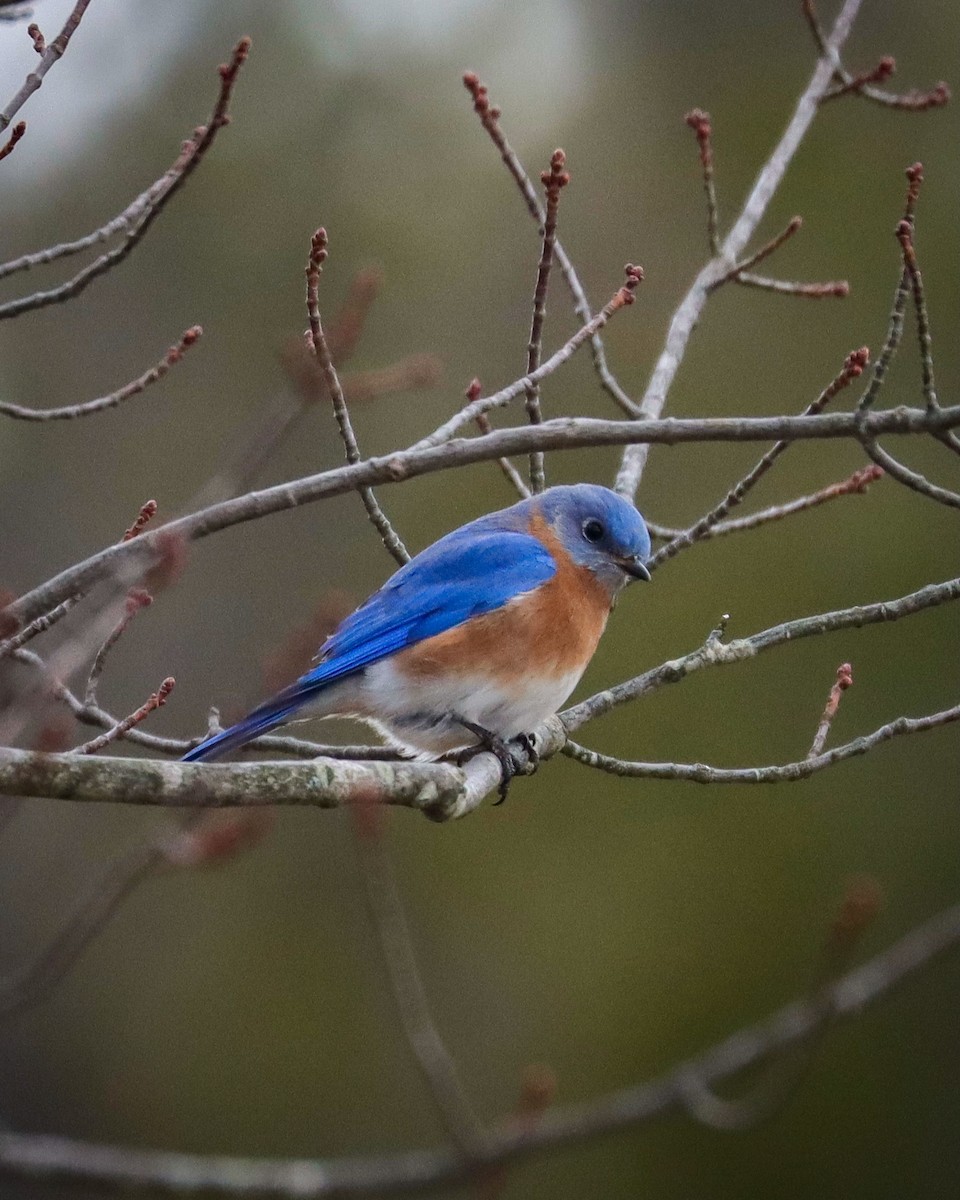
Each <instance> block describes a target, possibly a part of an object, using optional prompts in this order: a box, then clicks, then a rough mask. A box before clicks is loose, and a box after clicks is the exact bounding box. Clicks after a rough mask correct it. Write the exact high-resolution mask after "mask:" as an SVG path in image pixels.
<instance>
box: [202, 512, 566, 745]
mask: <svg viewBox="0 0 960 1200" xmlns="http://www.w3.org/2000/svg"><path fill="white" fill-rule="evenodd" d="M495 515H499V514H495ZM555 572H556V564H555V563H554V561H553V558H552V557H551V555H550V553H549V551H548V550H547V548H546V547H545V546H544V545H543V544H542V543H541V542H539V541H537V539H536V538H534V537H532V536H531V535H530V534H528V533H522V532H519V531H517V530H514V529H505V528H502V527H500V528H498V527H497V526H496V525H494V524H492V522H490V520H489V518H481V519H480V521H475V522H472V523H471V524H470V525H465V526H463V528H461V529H457V530H455V531H454V532H453V533H450V534H447V536H446V537H444V538H441V539H440V541H438V542H435V543H434V544H433V545H432V546H430V547H428V549H426V550H424V551H423V552H422V553H421V554H418V555H417V557H416V558H414V559H412V560H411V561H410V562H408V563H407V564H406V565H405V566H403V567H401V568H400V570H399V571H397V572H396V574H395V575H393V576H391V578H390V579H388V580H387V582H386V583H385V584H384V585H383V587H382V588H380V590H379V591H377V592H374V594H373V595H372V596H371V597H370V598H369V600H367V601H366V602H365V603H364V604H362V605H361V606H360V608H358V609H357V610H356V612H354V613H352V614H351V615H350V616H349V617H347V619H346V620H345V621H344V622H343V623H342V624H341V625H340V626H339V628H338V629H337V630H336V631H335V632H334V633H333V634H332V636H331V637H329V638H328V639H327V641H326V642H325V643H324V645H323V647H322V649H321V651H320V662H319V663H318V664H317V666H315V667H314V668H313V669H312V670H311V671H308V672H307V673H306V674H305V675H302V676H301V677H300V678H299V679H298V680H297V681H296V682H295V683H293V684H291V685H290V686H289V687H288V688H285V689H284V690H283V691H282V692H280V693H279V694H278V695H276V696H274V697H273V698H272V699H271V700H268V701H266V702H265V703H264V704H261V705H260V706H259V707H258V708H255V709H254V710H253V712H251V713H250V715H249V716H248V717H245V718H244V720H243V721H241V722H240V723H239V724H238V725H235V726H233V727H232V728H230V729H227V730H225V731H224V732H223V733H220V734H217V735H216V736H215V737H213V738H210V739H209V740H208V741H206V742H204V743H203V744H202V745H200V746H197V747H196V748H195V749H193V750H191V751H190V752H189V754H187V756H186V760H185V761H188V762H189V761H196V760H199V759H205V758H213V757H217V756H219V755H220V754H225V753H227V752H228V751H229V750H232V749H234V748H235V747H237V746H240V745H243V743H244V742H247V741H249V740H250V739H251V738H253V737H256V736H258V735H259V734H261V733H264V732H266V731H267V730H268V729H272V728H273V727H274V726H276V725H279V724H280V723H281V722H283V721H285V720H287V719H288V718H289V717H290V716H291V715H292V714H293V713H294V712H296V710H297V709H298V708H300V707H301V706H302V705H304V704H306V703H307V702H309V701H310V699H311V698H312V697H313V696H315V695H316V694H317V693H318V692H319V691H320V690H321V689H322V688H324V687H326V686H327V685H328V684H330V683H333V682H334V681H335V680H337V679H343V678H345V677H346V676H348V675H352V674H354V673H355V672H356V671H360V670H362V669H363V668H364V667H367V666H370V665H371V664H372V663H375V662H377V661H378V660H380V659H382V658H386V657H387V656H388V655H390V654H395V653H396V652H397V651H398V650H402V649H403V648H404V647H405V646H411V645H414V644H415V643H416V642H421V641H423V640H424V639H425V638H429V637H433V636H434V635H436V634H438V633H444V632H445V631H446V630H448V629H453V628H454V627H455V626H457V625H460V624H462V623H463V622H464V621H467V620H469V619H470V618H471V617H476V616H480V615H482V614H483V613H487V612H492V611H493V610H494V609H497V608H501V607H502V606H503V605H504V604H506V603H507V602H508V601H509V600H512V599H513V598H514V597H516V596H520V595H522V594H523V593H524V592H529V591H531V590H532V589H533V588H535V587H538V586H539V585H540V584H543V583H546V582H547V580H548V579H550V578H552V576H553V575H554V573H555Z"/></svg>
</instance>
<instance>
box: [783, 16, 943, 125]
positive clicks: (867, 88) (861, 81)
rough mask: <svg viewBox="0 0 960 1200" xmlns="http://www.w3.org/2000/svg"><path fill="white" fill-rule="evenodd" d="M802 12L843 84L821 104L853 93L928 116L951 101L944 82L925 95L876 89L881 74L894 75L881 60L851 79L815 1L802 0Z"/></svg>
mask: <svg viewBox="0 0 960 1200" xmlns="http://www.w3.org/2000/svg"><path fill="white" fill-rule="evenodd" d="M801 8H802V9H803V15H804V16H805V17H806V20H807V24H808V25H809V26H810V32H811V33H812V34H813V39H814V41H815V42H816V43H817V46H818V47H819V49H820V53H821V54H825V55H827V56H828V57H829V58H830V60H831V61H832V62H833V64H834V73H835V75H836V78H837V79H838V80H839V81H840V86H839V87H838V88H835V89H833V90H832V91H828V92H827V93H826V94H825V95H824V97H823V101H821V103H823V102H824V101H826V100H832V99H834V97H836V96H839V95H845V94H848V93H850V92H854V93H856V95H858V96H863V97H864V98H865V99H867V100H872V101H873V102H874V104H880V105H882V106H883V107H884V108H899V109H903V110H905V111H907V112H925V111H926V110H927V109H928V108H940V107H942V106H943V105H944V104H946V103H947V102H948V101H949V99H950V89H949V87H948V86H947V85H946V84H945V83H943V82H940V83H938V84H936V86H935V87H932V88H930V90H929V91H926V92H918V91H911V92H904V93H901V94H897V93H895V92H886V91H884V90H883V89H882V88H878V87H874V86H873V83H874V81H875V80H876V79H877V72H878V70H879V71H880V72H881V74H880V78H885V77H886V76H887V75H889V74H892V69H891V70H888V69H887V67H886V66H883V65H882V64H883V63H884V62H885V60H884V59H881V60H880V63H879V64H878V65H877V67H874V68H873V70H872V71H868V72H865V73H864V74H862V75H859V76H855V75H851V73H850V72H849V71H848V70H847V69H846V67H845V66H844V65H843V62H842V61H841V59H840V53H839V47H833V46H830V45H828V44H827V40H826V37H825V35H824V32H823V27H822V26H821V24H820V18H819V17H818V16H817V10H816V8H815V6H814V3H813V0H802V4H801ZM888 57H889V56H888ZM889 62H890V63H893V59H892V58H891V59H889Z"/></svg>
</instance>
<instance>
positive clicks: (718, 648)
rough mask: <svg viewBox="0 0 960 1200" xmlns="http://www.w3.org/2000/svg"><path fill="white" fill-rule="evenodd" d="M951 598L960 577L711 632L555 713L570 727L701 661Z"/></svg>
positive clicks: (710, 662) (683, 674) (893, 617)
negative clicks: (726, 634) (731, 631)
mask: <svg viewBox="0 0 960 1200" xmlns="http://www.w3.org/2000/svg"><path fill="white" fill-rule="evenodd" d="M954 600H960V577H957V578H956V579H947V580H944V582H943V583H931V584H928V585H927V586H926V587H923V588H920V589H919V590H918V591H916V592H910V593H908V594H907V595H906V596H900V597H899V598H898V599H896V600H884V601H881V602H879V603H877V604H864V605H858V606H857V607H855V608H842V609H836V610H834V611H833V612H825V613H817V614H816V615H815V616H810V617H799V618H798V619H797V620H794V621H785V622H783V624H781V625H772V626H771V627H770V628H769V629H764V630H763V631H762V632H760V633H755V634H752V635H751V636H750V637H746V638H738V639H735V640H734V641H731V642H723V641H721V640H720V639H719V638H718V637H716V636H711V637H709V638H708V639H707V641H706V642H705V643H704V644H703V645H702V646H700V647H699V648H698V649H696V650H693V651H691V653H689V654H685V655H683V656H682V657H681V658H677V659H672V660H670V661H668V662H665V663H662V664H661V665H660V666H659V667H654V668H653V669H652V670H650V671H644V673H643V674H642V675H637V676H636V677H635V678H634V679H630V680H628V681H627V682H625V683H620V684H617V685H616V686H615V687H612V688H607V689H606V690H605V691H602V692H597V693H596V695H594V696H590V697H589V698H588V699H587V700H582V701H581V702H580V703H579V704H575V705H574V706H573V707H572V708H568V709H565V710H564V712H562V713H561V714H560V719H561V720H562V722H563V725H564V728H566V729H567V730H570V731H573V730H575V729H578V728H579V727H580V726H581V725H584V724H586V722H587V721H592V720H595V719H596V718H597V717H600V716H603V715H604V713H608V712H610V710H611V709H613V708H615V707H616V706H617V705H619V704H625V703H627V702H628V701H630V700H635V699H637V698H638V697H639V696H643V695H646V694H647V693H648V692H652V691H654V690H655V689H656V688H658V687H662V686H663V685H664V684H666V683H679V682H680V681H681V680H683V679H686V678H687V677H688V676H689V675H691V674H693V673H694V672H696V671H699V670H701V669H702V668H704V667H712V666H719V665H721V664H726V663H735V662H742V661H743V660H744V659H749V658H753V656H754V655H756V654H759V653H762V652H763V651H764V650H769V649H770V648H771V647H773V646H781V645H784V644H785V643H787V642H796V641H799V640H800V639H801V638H806V637H818V636H819V635H820V634H823V633H835V632H836V631H837V630H839V629H859V628H860V627H861V626H863V625H874V624H878V623H882V622H886V621H898V620H901V619H902V618H903V617H909V616H912V615H913V614H914V613H917V612H922V611H923V610H924V609H927V608H936V607H938V606H939V605H941V604H949V603H951V602H952V601H954Z"/></svg>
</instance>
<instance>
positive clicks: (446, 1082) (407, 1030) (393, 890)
mask: <svg viewBox="0 0 960 1200" xmlns="http://www.w3.org/2000/svg"><path fill="white" fill-rule="evenodd" d="M351 811H352V815H353V830H354V834H355V837H354V842H355V845H356V848H357V861H358V862H359V865H360V869H361V874H362V876H363V882H364V886H365V888H366V894H367V906H368V909H369V911H370V917H371V920H372V922H373V926H374V929H375V931H376V934H377V940H378V942H379V944H380V953H381V955H382V957H383V963H384V966H385V967H386V973H387V979H388V980H389V982H390V990H391V992H392V994H393V1002H394V1006H395V1008H396V1012H397V1017H398V1018H399V1021H400V1027H401V1028H402V1030H403V1033H404V1037H405V1038H406V1040H407V1044H408V1046H409V1047H410V1052H411V1054H412V1055H413V1059H414V1061H415V1062H416V1064H417V1066H418V1067H419V1069H420V1073H421V1075H422V1076H423V1079H424V1081H425V1083H426V1084H427V1088H428V1090H429V1092H430V1095H431V1097H432V1098H433V1101H434V1105H435V1107H436V1109H437V1112H438V1114H439V1116H440V1119H441V1120H442V1121H443V1123H444V1125H445V1127H446V1130H447V1133H448V1134H449V1135H450V1137H451V1138H452V1139H453V1141H454V1143H455V1144H456V1145H457V1146H458V1147H459V1148H460V1149H461V1150H462V1151H463V1152H464V1153H465V1154H469V1155H471V1156H472V1155H474V1154H476V1153H478V1152H479V1151H480V1150H481V1149H482V1146H483V1131H482V1129H481V1126H480V1123H479V1121H478V1120H477V1116H476V1113H475V1112H474V1111H473V1108H472V1107H471V1105H470V1102H469V1101H468V1099H467V1097H466V1094H465V1093H464V1091H463V1086H462V1084H461V1082H460V1078H459V1076H458V1073H457V1069H456V1066H455V1064H454V1062H453V1059H452V1058H451V1056H450V1052H449V1051H448V1050H447V1047H446V1046H445V1044H444V1042H443V1039H442V1038H441V1036H440V1033H439V1031H438V1029H437V1027H436V1024H435V1023H434V1020H433V1017H432V1015H431V1013H430V1002H429V1000H428V999H427V993H426V990H425V989H424V986H423V980H422V979H421V978H420V971H419V969H418V968H417V960H416V957H415V955H414V951H413V944H412V942H411V939H410V930H409V928H408V926H407V919H406V915H405V913H404V911H403V902H402V901H401V899H400V892H399V889H398V888H397V881H396V878H395V877H394V873H393V866H392V864H391V862H390V856H389V852H388V850H387V846H386V843H385V841H384V836H383V829H382V819H383V815H384V813H383V808H382V807H381V803H380V798H379V796H378V795H377V793H375V792H371V793H369V794H368V795H367V796H360V797H358V798H357V800H356V801H355V802H354V804H353V807H352V810H351Z"/></svg>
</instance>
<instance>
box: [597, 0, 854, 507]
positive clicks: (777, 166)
mask: <svg viewBox="0 0 960 1200" xmlns="http://www.w3.org/2000/svg"><path fill="white" fill-rule="evenodd" d="M860 3H861V0H844V5H843V8H842V9H841V10H840V15H839V16H838V17H837V21H836V24H835V25H834V27H833V32H832V33H831V35H830V39H829V41H828V43H827V45H828V47H829V48H830V49H831V50H839V48H840V47H841V46H842V45H843V43H844V42H845V41H846V39H847V36H848V35H849V33H850V30H851V28H852V26H853V22H854V20H855V19H856V15H857V12H858V11H859V9H860ZM832 77H833V65H832V62H831V60H830V59H829V57H826V56H825V57H823V58H821V59H820V61H819V62H818V63H817V66H816V69H815V70H814V72H813V75H812V77H811V79H810V82H809V83H808V84H807V86H806V88H805V90H804V92H803V94H802V96H801V97H800V99H799V100H798V101H797V106H796V108H795V110H794V113H793V116H792V117H791V119H790V123H789V124H788V126H787V128H786V130H785V131H784V133H783V136H782V137H781V138H780V141H779V142H778V144H777V146H776V148H775V149H774V151H773V153H772V154H771V155H770V157H769V158H768V159H767V161H766V163H765V165H764V167H763V169H762V170H761V172H760V174H759V175H758V176H757V180H756V182H755V183H754V185H753V188H752V190H751V192H750V195H749V196H748V197H747V200H746V202H745V204H744V206H743V208H742V210H741V212H740V215H739V217H738V218H737V220H736V222H735V223H734V226H733V228H732V229H731V230H730V232H729V233H728V234H727V236H726V238H724V241H723V245H722V246H721V248H720V253H719V254H718V255H717V256H716V257H714V258H713V259H712V260H711V261H710V262H709V263H707V265H706V266H705V267H704V268H703V269H702V270H701V271H700V273H699V274H698V275H697V278H696V279H695V280H694V282H693V285H692V286H691V288H690V290H689V291H688V292H687V294H686V296H685V297H684V299H683V300H682V301H681V303H680V307H679V308H678V309H677V310H676V312H675V313H674V314H673V318H672V320H671V322H670V328H669V330H668V332H667V339H666V342H665V344H664V348H663V350H662V351H661V354H660V357H659V359H658V360H657V365H656V367H655V368H654V371H653V375H652V376H651V378H650V382H649V384H648V385H647V390H646V392H645V393H644V397H643V400H642V401H641V404H640V412H641V414H642V415H643V416H645V417H648V418H656V417H659V416H660V414H661V412H662V411H663V406H664V404H665V403H666V399H667V393H668V392H669V390H670V387H671V385H672V384H673V380H674V378H675V377H676V374H677V371H678V370H679V369H680V363H681V361H682V360H683V356H684V354H685V353H686V349H687V344H688V343H689V341H690V337H691V335H692V334H693V331H694V329H695V328H696V325H697V322H698V321H699V319H700V314H701V313H702V312H703V308H704V305H705V304H706V302H707V299H708V297H709V295H710V289H711V287H712V285H713V283H714V281H715V280H716V278H717V277H718V276H719V275H722V274H723V272H724V271H726V270H729V267H730V266H731V265H732V264H733V263H735V262H737V260H738V259H739V258H740V256H741V254H742V253H743V251H744V249H745V248H746V245H747V242H748V241H749V240H750V238H751V237H752V236H753V234H754V232H755V231H756V228H757V225H758V224H759V223H760V219H761V217H762V216H763V214H764V213H765V212H766V210H767V206H768V205H769V203H770V201H771V200H772V199H773V196H774V193H775V192H776V190H777V188H778V187H779V186H780V182H781V180H782V179H783V176H784V174H785V172H786V170H787V167H788V166H789V164H790V161H791V160H792V158H793V156H794V154H795V153H796V152H797V149H798V147H799V146H800V143H801V142H802V141H803V138H804V136H805V135H806V132H807V130H808V129H809V128H810V123H811V122H812V121H813V118H814V116H815V115H816V112H817V107H818V105H819V102H820V99H821V97H822V96H823V95H824V93H825V92H826V90H827V88H828V87H829V85H830V80H831V79H832ZM647 453H648V446H647V444H640V443H638V444H635V445H633V446H630V447H628V448H627V450H625V451H624V454H623V461H622V463H621V466H620V471H619V473H618V475H617V481H616V485H615V486H616V490H617V491H618V492H619V493H620V494H621V495H622V496H630V497H632V496H635V495H636V492H637V488H638V487H639V486H640V477H641V476H642V475H643V470H644V467H645V466H646V462H647Z"/></svg>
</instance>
